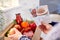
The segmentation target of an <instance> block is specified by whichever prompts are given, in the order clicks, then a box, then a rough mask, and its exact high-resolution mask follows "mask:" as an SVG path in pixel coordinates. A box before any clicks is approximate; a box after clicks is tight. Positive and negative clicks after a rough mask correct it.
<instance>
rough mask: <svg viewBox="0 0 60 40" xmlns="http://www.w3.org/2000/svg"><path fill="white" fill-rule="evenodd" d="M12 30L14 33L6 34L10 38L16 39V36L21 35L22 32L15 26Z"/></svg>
mask: <svg viewBox="0 0 60 40" xmlns="http://www.w3.org/2000/svg"><path fill="white" fill-rule="evenodd" d="M13 30H14V31H15V33H14V34H13V35H8V37H9V38H11V39H12V40H18V38H19V37H21V36H22V34H21V33H20V32H19V31H18V30H17V29H16V28H13Z"/></svg>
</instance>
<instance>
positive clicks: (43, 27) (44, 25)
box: [39, 22, 52, 34]
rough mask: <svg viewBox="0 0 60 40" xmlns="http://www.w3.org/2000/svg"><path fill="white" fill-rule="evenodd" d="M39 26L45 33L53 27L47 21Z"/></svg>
mask: <svg viewBox="0 0 60 40" xmlns="http://www.w3.org/2000/svg"><path fill="white" fill-rule="evenodd" d="M39 27H40V29H41V31H43V32H44V33H45V34H47V33H48V32H49V31H50V30H51V29H52V26H51V25H50V24H48V23H45V22H41V25H40V26H39Z"/></svg>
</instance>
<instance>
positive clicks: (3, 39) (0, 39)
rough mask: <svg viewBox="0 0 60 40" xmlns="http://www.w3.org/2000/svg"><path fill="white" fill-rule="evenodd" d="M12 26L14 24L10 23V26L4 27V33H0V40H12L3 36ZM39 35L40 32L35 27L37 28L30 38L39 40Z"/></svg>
mask: <svg viewBox="0 0 60 40" xmlns="http://www.w3.org/2000/svg"><path fill="white" fill-rule="evenodd" d="M14 25H15V24H14V22H12V23H11V24H9V25H8V26H7V27H6V29H5V30H4V31H2V32H1V33H0V40H12V39H11V38H9V37H6V36H5V34H6V32H7V31H8V30H10V29H11V28H12V27H13V26H14ZM40 34H41V31H40V29H39V28H38V27H37V28H36V31H35V33H34V35H33V37H32V40H40Z"/></svg>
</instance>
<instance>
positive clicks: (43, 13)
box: [34, 5, 51, 26]
mask: <svg viewBox="0 0 60 40" xmlns="http://www.w3.org/2000/svg"><path fill="white" fill-rule="evenodd" d="M36 14H37V16H36V17H34V21H35V23H36V24H37V26H39V25H40V24H41V21H44V22H47V23H50V22H51V20H50V17H49V10H48V5H42V6H40V7H39V8H38V9H37V12H36ZM46 20H47V21H46Z"/></svg>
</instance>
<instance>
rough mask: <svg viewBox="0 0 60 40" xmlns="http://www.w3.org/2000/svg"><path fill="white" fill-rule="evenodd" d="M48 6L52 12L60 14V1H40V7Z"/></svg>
mask: <svg viewBox="0 0 60 40" xmlns="http://www.w3.org/2000/svg"><path fill="white" fill-rule="evenodd" d="M46 4H47V5H48V8H49V11H50V12H52V13H58V14H60V0H40V5H46Z"/></svg>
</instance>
